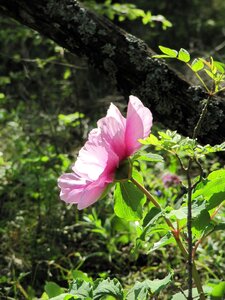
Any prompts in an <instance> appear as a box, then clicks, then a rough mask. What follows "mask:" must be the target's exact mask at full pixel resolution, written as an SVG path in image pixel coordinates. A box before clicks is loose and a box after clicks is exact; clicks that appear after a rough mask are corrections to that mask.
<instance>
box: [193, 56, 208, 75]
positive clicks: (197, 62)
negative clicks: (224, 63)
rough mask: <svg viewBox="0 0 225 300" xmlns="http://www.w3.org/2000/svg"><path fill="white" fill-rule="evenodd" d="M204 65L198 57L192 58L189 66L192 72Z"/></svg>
mask: <svg viewBox="0 0 225 300" xmlns="http://www.w3.org/2000/svg"><path fill="white" fill-rule="evenodd" d="M204 66H205V65H204V63H203V62H202V61H201V60H200V59H198V58H196V59H194V60H193V62H192V64H191V68H192V70H193V71H194V72H198V71H200V70H202V69H203V68H204Z"/></svg>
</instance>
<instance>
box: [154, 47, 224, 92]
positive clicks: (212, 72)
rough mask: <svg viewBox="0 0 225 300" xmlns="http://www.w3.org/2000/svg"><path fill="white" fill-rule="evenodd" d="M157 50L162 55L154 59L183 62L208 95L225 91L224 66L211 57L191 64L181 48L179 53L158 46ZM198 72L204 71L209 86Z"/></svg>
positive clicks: (186, 52)
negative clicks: (208, 80) (169, 59)
mask: <svg viewBox="0 0 225 300" xmlns="http://www.w3.org/2000/svg"><path fill="white" fill-rule="evenodd" d="M159 49H160V50H161V51H162V53H163V54H160V55H154V56H153V57H155V58H175V59H178V60H179V61H182V62H184V63H185V64H186V65H187V67H188V68H190V69H191V70H192V71H193V72H194V74H195V75H196V76H197V77H198V79H199V80H200V82H201V84H202V85H203V87H204V88H205V89H206V91H207V92H208V93H209V94H210V95H213V94H216V93H219V92H221V91H223V90H224V89H225V86H224V83H225V64H224V63H222V62H219V61H214V59H213V57H210V59H209V60H206V59H204V58H195V59H194V60H193V61H192V63H191V64H189V61H190V60H191V56H190V53H189V52H188V51H187V50H185V49H183V48H181V49H180V50H179V51H176V50H174V49H171V48H167V47H164V46H159ZM199 71H204V73H205V74H206V75H207V76H208V78H209V79H210V80H211V81H212V84H211V86H208V85H207V83H206V82H205V80H204V79H203V77H202V76H200V75H199V74H198V72H199Z"/></svg>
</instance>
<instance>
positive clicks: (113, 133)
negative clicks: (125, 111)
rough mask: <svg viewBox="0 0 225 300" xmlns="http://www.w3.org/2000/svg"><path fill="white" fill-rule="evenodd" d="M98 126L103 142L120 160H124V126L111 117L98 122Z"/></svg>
mask: <svg viewBox="0 0 225 300" xmlns="http://www.w3.org/2000/svg"><path fill="white" fill-rule="evenodd" d="M98 126H99V128H100V130H101V137H102V139H103V140H104V142H105V143H107V144H108V146H109V147H110V148H111V149H112V150H113V151H114V152H115V153H116V154H117V155H118V157H119V159H120V160H122V159H124V157H125V155H126V147H125V141H124V139H125V126H124V124H123V123H121V122H119V121H118V120H117V119H115V118H113V117H105V118H102V119H101V120H99V121H98Z"/></svg>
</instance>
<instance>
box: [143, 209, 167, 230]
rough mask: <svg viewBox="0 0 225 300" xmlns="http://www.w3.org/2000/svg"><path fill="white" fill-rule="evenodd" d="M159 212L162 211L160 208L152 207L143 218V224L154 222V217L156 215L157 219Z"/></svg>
mask: <svg viewBox="0 0 225 300" xmlns="http://www.w3.org/2000/svg"><path fill="white" fill-rule="evenodd" d="M160 213H162V211H161V209H160V208H158V207H155V206H154V207H152V208H151V209H150V211H149V212H148V213H147V215H146V216H145V218H144V220H143V226H144V227H146V226H148V225H149V224H150V225H152V224H153V223H154V222H155V217H156V216H157V219H158V218H159V217H160V215H159V214H160Z"/></svg>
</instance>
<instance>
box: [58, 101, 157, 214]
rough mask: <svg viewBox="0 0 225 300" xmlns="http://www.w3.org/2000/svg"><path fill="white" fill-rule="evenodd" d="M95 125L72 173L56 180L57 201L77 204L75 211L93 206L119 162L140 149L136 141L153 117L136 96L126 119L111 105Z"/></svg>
mask: <svg viewBox="0 0 225 300" xmlns="http://www.w3.org/2000/svg"><path fill="white" fill-rule="evenodd" d="M97 126H98V127H97V128H95V129H93V130H92V131H91V132H90V133H89V136H88V141H87V142H86V143H85V145H84V147H83V148H81V150H80V151H79V155H78V158H77V161H76V162H75V164H74V165H73V167H72V170H73V173H67V174H64V175H62V176H61V177H60V178H59V179H58V185H59V187H60V189H61V192H60V198H61V199H62V200H63V201H65V202H67V203H73V204H77V207H78V209H83V208H85V207H88V206H90V205H92V204H93V203H95V202H96V201H97V200H98V199H99V198H100V197H101V195H102V194H103V192H104V191H105V190H106V188H107V186H108V185H109V184H110V183H112V182H113V181H114V179H115V173H116V170H117V168H118V167H119V165H120V163H121V162H122V161H124V160H125V159H126V158H128V157H129V156H131V155H132V154H134V153H135V152H136V151H137V150H138V149H139V148H140V147H141V144H140V143H139V142H138V139H144V138H146V137H147V136H149V134H150V130H151V127H152V114H151V112H150V110H149V109H148V108H147V107H145V106H144V105H143V104H142V102H141V101H140V100H139V99H138V98H137V97H134V96H130V97H129V103H128V109H127V117H126V118H124V117H123V116H122V114H121V113H120V111H119V109H118V108H117V107H116V106H115V105H114V104H112V103H111V105H110V107H109V109H108V112H107V115H106V117H104V118H102V119H100V120H99V121H98V122H97Z"/></svg>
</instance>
